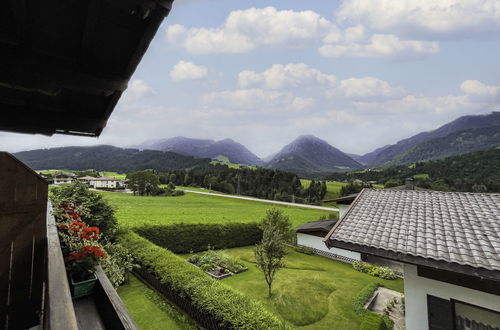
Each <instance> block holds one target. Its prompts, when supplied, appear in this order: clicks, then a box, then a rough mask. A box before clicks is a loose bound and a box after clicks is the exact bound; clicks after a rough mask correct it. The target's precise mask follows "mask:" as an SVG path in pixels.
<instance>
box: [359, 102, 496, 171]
mask: <svg viewBox="0 0 500 330" xmlns="http://www.w3.org/2000/svg"><path fill="white" fill-rule="evenodd" d="M494 126H499V127H500V112H492V113H490V114H488V115H476V116H463V117H460V118H458V119H456V120H454V121H452V122H450V123H448V124H445V125H443V126H441V127H439V128H437V129H436V130H433V131H430V132H422V133H419V134H417V135H414V136H412V137H410V138H407V139H404V140H400V141H398V142H397V143H396V144H393V145H388V146H384V147H382V148H378V149H377V150H375V151H373V152H370V153H367V154H365V155H363V156H361V157H360V158H359V161H360V162H361V163H363V164H366V165H368V166H371V167H375V166H380V165H383V164H385V163H387V162H390V161H392V160H395V159H397V158H398V157H399V158H400V159H403V158H405V157H404V156H402V154H403V153H405V152H408V151H409V150H410V149H412V148H414V147H416V146H418V145H420V144H421V143H425V142H430V141H431V140H434V139H439V138H444V137H446V136H448V135H450V134H454V133H458V132H463V131H468V130H473V129H476V130H475V131H473V132H469V135H468V137H467V139H468V140H469V141H472V140H475V141H476V143H477V146H476V147H475V148H476V149H475V150H484V149H488V148H490V147H491V145H490V144H489V142H488V143H486V144H485V145H484V146H483V144H482V140H481V138H480V137H479V135H481V130H479V129H480V128H488V127H494ZM471 133H472V134H478V135H477V136H471V135H470V134H471ZM466 135H467V134H466ZM450 139H453V137H451V138H450ZM433 143H435V142H430V143H429V144H427V145H426V146H424V145H422V146H420V147H419V150H420V151H418V153H420V154H422V155H426V154H428V155H430V154H432V157H428V158H442V157H446V156H449V155H452V154H457V152H458V153H459V154H460V153H466V152H470V151H472V150H467V148H464V149H463V151H459V150H458V149H457V148H455V149H454V150H450V151H447V149H446V148H444V146H443V145H442V146H441V148H440V151H437V150H435V151H432V150H431V151H424V149H425V148H429V147H432V144H433ZM413 155H414V156H415V155H416V154H415V153H414V154H413ZM428 158H420V159H417V158H414V157H413V158H411V159H412V160H413V161H418V160H424V159H428ZM397 162H398V163H403V161H402V160H399V161H397ZM409 163H411V161H409Z"/></svg>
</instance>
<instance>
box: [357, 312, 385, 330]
mask: <svg viewBox="0 0 500 330" xmlns="http://www.w3.org/2000/svg"><path fill="white" fill-rule="evenodd" d="M359 329H360V330H388V329H387V326H386V324H385V322H384V319H383V318H382V316H380V315H378V314H375V313H372V312H369V313H366V314H365V316H364V317H363V320H362V321H361V325H360V327H359Z"/></svg>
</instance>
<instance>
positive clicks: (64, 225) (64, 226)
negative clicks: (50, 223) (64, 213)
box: [59, 223, 68, 229]
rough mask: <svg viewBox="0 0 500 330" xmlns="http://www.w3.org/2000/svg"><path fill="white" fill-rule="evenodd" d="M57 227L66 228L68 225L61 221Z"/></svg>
mask: <svg viewBox="0 0 500 330" xmlns="http://www.w3.org/2000/svg"><path fill="white" fill-rule="evenodd" d="M59 229H68V225H67V224H65V223H63V224H62V225H59Z"/></svg>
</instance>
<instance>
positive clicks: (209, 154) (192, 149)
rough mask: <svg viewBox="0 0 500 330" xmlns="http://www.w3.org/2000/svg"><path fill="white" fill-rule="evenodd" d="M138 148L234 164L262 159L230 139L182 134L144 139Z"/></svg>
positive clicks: (256, 161)
mask: <svg viewBox="0 0 500 330" xmlns="http://www.w3.org/2000/svg"><path fill="white" fill-rule="evenodd" d="M137 147H138V148H139V149H151V150H160V151H172V152H175V153H178V154H181V155H187V156H195V157H201V158H212V159H217V158H219V159H220V156H222V157H225V158H227V159H228V160H229V162H231V163H234V164H246V165H262V164H263V162H262V160H261V159H260V158H259V157H257V156H256V155H254V154H253V153H252V152H251V151H250V150H248V149H247V148H246V147H245V146H243V145H242V144H240V143H238V142H235V141H233V140H231V139H225V140H221V141H214V140H202V139H191V138H186V137H182V136H178V137H174V138H170V139H161V140H150V141H146V142H144V143H142V144H140V145H138V146H137Z"/></svg>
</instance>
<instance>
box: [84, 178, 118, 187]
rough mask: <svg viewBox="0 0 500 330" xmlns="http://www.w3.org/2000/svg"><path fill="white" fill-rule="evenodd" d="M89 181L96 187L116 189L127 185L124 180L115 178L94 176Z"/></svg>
mask: <svg viewBox="0 0 500 330" xmlns="http://www.w3.org/2000/svg"><path fill="white" fill-rule="evenodd" d="M88 183H89V185H90V186H92V187H94V188H95V189H116V188H124V187H125V184H124V181H123V180H120V179H115V178H92V179H90V180H89V182H88Z"/></svg>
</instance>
